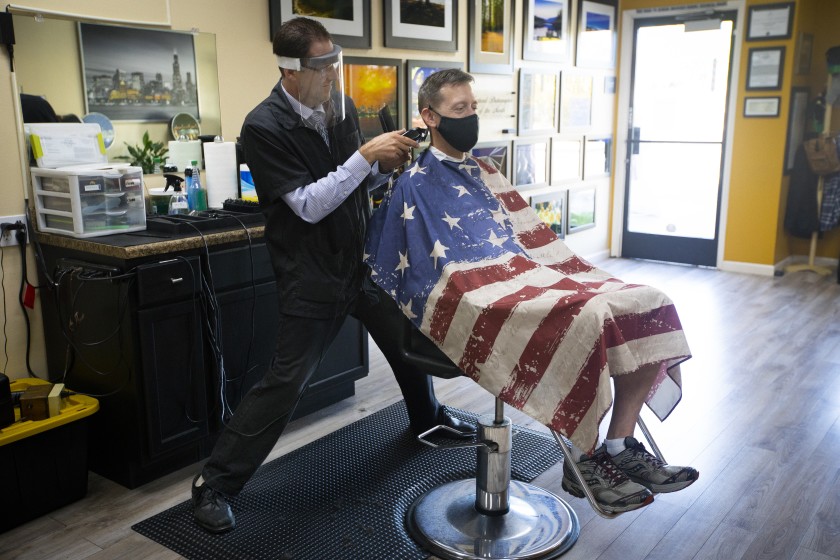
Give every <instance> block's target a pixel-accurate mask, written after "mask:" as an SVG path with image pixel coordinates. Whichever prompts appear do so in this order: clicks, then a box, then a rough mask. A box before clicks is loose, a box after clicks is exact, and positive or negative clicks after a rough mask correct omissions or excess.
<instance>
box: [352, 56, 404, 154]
mask: <svg viewBox="0 0 840 560" xmlns="http://www.w3.org/2000/svg"><path fill="white" fill-rule="evenodd" d="M402 84H403V79H402V60H399V59H396V58H362V57H355V56H345V57H344V91H345V93H346V94H347V95H348V96H350V98H351V99H352V100H353V102H354V103H355V104H356V110H357V111H358V112H359V124H360V126H361V130H362V134H364V136H365V138H367V139H371V138H373V137H374V136H378V135H380V134H382V132H383V131H382V125H381V124H380V123H379V110H380V109H381V108H382V106H383V105H387V106H388V109H389V110H390V111H391V116H392V117H394V122H397V123H401V122H403V120H402V115H401V114H400V105H401V103H400V100H401V99H404V96H403V94H402Z"/></svg>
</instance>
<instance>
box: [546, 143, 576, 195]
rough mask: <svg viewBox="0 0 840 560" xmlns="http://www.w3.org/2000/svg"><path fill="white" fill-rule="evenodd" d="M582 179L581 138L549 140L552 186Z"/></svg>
mask: <svg viewBox="0 0 840 560" xmlns="http://www.w3.org/2000/svg"><path fill="white" fill-rule="evenodd" d="M581 179H583V138H562V137H557V136H555V137H554V138H552V139H551V181H550V183H551V184H552V185H556V184H560V183H573V182H576V181H580V180H581Z"/></svg>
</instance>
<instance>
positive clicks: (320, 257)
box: [192, 18, 475, 533]
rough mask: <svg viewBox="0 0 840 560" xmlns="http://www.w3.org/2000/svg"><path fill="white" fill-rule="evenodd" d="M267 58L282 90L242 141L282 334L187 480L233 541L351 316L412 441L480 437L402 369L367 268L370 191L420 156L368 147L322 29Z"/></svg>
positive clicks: (197, 509)
mask: <svg viewBox="0 0 840 560" xmlns="http://www.w3.org/2000/svg"><path fill="white" fill-rule="evenodd" d="M273 51H274V54H275V55H276V57H277V64H278V66H279V68H280V75H281V78H280V82H279V83H278V84H277V85H276V86H275V87H274V89H273V90H272V92H271V94H270V95H269V96H268V98H267V99H265V100H264V101H263V102H262V103H260V104H259V105H258V106H257V107H256V108H255V109H254V110H252V111H251V112H250V113H249V114H248V116H247V117H246V118H245V123H244V125H243V127H242V133H241V140H242V144H243V148H244V155H245V160H246V161H247V163H248V166H249V168H250V170H251V174H252V175H253V178H254V185H255V186H256V190H257V195H258V197H259V201H260V207H261V209H262V212H263V213H264V214H265V217H266V228H265V236H266V242H267V245H268V249H269V252H270V255H271V261H272V264H273V266H274V273H275V275H276V278H277V292H278V298H279V308H280V309H279V327H278V335H277V341H276V345H275V351H274V356H273V358H272V360H271V363H270V364H269V367H268V370H267V371H266V372H265V374H264V376H263V378H262V379H261V380H260V381H259V382H258V383H257V384H256V385H254V387H253V388H252V389H251V390H250V391H249V392H248V393H247V394H246V395H245V397H244V398H243V399H242V402H241V403H240V405H239V406H238V407H237V409H236V412H235V413H234V415H233V417H232V418H231V419H230V422H229V423H228V424H227V425H226V427H225V429H224V431H223V432H222V434H221V436H220V438H219V440H218V442H217V443H216V446H215V448H214V449H213V452H212V454H211V456H210V459H209V460H208V461H207V463H206V464H205V465H204V468H203V470H202V471H201V473H200V474H199V475H197V476H196V477H195V479H194V480H193V484H192V500H193V512H194V516H195V520H196V522H197V523H198V524H199V525H200V526H201V527H203V528H204V529H206V530H207V531H210V532H214V533H219V532H224V531H228V530H230V529H233V527H234V525H235V520H234V515H233V512H232V511H231V508H230V506H229V504H228V503H227V499H228V498H229V497H232V496H236V495H237V494H239V492H240V491H241V490H242V488H243V487H244V486H245V484H246V483H247V482H248V480H249V479H250V478H251V476H252V475H253V474H254V472H255V471H256V470H257V468H258V467H259V466H260V465H261V464H262V462H263V461H264V460H265V458H266V457H267V456H268V453H269V452H270V451H271V449H272V448H273V447H274V445H275V443H276V442H277V439H278V438H279V437H280V435H281V434H282V432H283V430H284V428H285V427H286V425H287V424H288V422H289V418H290V416H291V415H292V413H293V412H294V409H295V407H296V405H297V403H298V400H299V399H300V396H301V394H302V393H303V391H304V390H305V389H306V386H307V384H308V382H309V379H310V378H311V376H312V374H313V373H315V370H316V369H317V368H318V365H319V364H320V361H321V359H322V357H323V355H324V353H325V352H326V350H327V348H329V346H330V343H331V342H332V341H333V339H334V338H335V337H336V335H337V333H338V331H339V329H340V328H341V326H342V324H343V323H344V320H345V318H346V317H347V315H348V314H349V315H353V316H354V317H356V318H358V319H359V320H360V321H361V322H362V323H363V324H364V325H365V327H366V328H367V329H368V331H369V333H370V335H371V336H372V337H373V340H374V341H375V342H376V344H377V346H378V347H379V348H380V350H382V353H383V354H384V355H385V358H386V359H387V360H388V363H389V364H390V366H391V368H392V369H393V371H394V376H395V377H396V379H397V382H398V383H399V386H400V389H401V391H402V394H403V398H404V399H405V404H406V408H407V411H408V416H409V421H410V427H411V431H412V432H413V433H414V434H415V435H417V434H420V433H422V432H424V431H426V430H427V429H430V428H431V427H433V426H435V425H441V424H442V425H446V426H449V427H451V428H454V429H455V430H457V431H459V432H461V433H462V435H463V437H469V435H470V434H472V433H475V427H474V426H472V425H470V424H468V423H465V422H463V421H461V420H459V419H457V418H454V417H453V416H451V415H450V414H449V413H448V411H447V410H446V409H445V408H444V407H443V406H441V405H440V403H439V402H438V401H437V398H436V397H435V393H434V387H433V385H432V379H431V377H430V376H429V375H427V374H425V373H423V372H421V371H418V370H417V369H416V368H414V367H413V366H411V365H409V364H406V363H404V362H403V359H402V357H401V354H400V352H399V349H398V340H399V336H400V332H401V331H402V329H403V328H404V326H405V322H406V321H407V319H406V318H405V316H404V315H403V314H402V313H401V312H400V311H399V309H398V308H397V307H396V304H394V302H393V300H392V299H391V298H389V297H387V295H386V294H384V292H381V290H380V289H379V288H377V287H376V286H374V284H373V283H372V282H370V280H369V278H368V275H369V270H368V269H367V267H366V265H364V263H363V262H362V258H363V255H362V253H363V248H364V240H365V231H366V227H367V223H368V220H369V218H370V214H371V210H370V201H369V198H368V191H369V190H370V189H373V188H375V187H377V186H379V185H381V184H383V183H384V182H385V181H386V180H387V178H388V176H389V175H390V173H391V171H392V170H394V169H395V168H397V167H399V166H400V165H402V164H404V163H405V162H406V161H407V160H408V159H409V154H410V150H411V149H412V148H415V147H417V145H418V144H417V143H416V142H415V141H414V140H411V139H409V138H407V137H404V136H402V135H401V134H400V132H401V131H397V132H391V133H387V134H382V135H380V136H377V137H375V138H373V139H372V140H371V141H369V142H367V143H365V141H364V137H363V136H362V134H361V132H360V129H359V118H358V115H357V113H356V107H355V105H354V104H353V101H352V100H351V99H350V98H348V97H346V96H344V94H343V92H342V89H343V79H342V56H341V47H339V46H338V45H334V44H333V43H332V40H331V37H330V34H329V32H328V31H327V30H326V29H325V28H324V27H323V26H322V25H321V24H320V23H318V22H316V21H314V20H311V19H307V18H295V19H292V20H290V21H287V22H285V23H283V24H282V25H281V26H280V28H279V29H278V31H277V34H276V35H275V37H274V44H273Z"/></svg>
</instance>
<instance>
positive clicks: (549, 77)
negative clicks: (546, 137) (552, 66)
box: [517, 68, 558, 136]
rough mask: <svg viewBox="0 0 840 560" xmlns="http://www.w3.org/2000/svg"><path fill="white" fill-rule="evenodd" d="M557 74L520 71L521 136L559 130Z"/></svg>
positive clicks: (529, 69) (527, 70)
mask: <svg viewBox="0 0 840 560" xmlns="http://www.w3.org/2000/svg"><path fill="white" fill-rule="evenodd" d="M557 77H558V76H557V73H556V72H546V71H543V70H535V69H531V68H522V69H521V70H519V110H518V111H517V114H518V116H519V122H518V129H519V135H520V136H525V135H529V134H545V133H551V132H554V131H555V130H556V129H557Z"/></svg>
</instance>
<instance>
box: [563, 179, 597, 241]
mask: <svg viewBox="0 0 840 560" xmlns="http://www.w3.org/2000/svg"><path fill="white" fill-rule="evenodd" d="M567 223H568V227H567V228H566V231H567V232H568V233H569V234H572V233H577V232H579V231H583V230H585V229H589V228H593V227H595V187H583V188H578V189H569V218H568V222H567Z"/></svg>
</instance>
